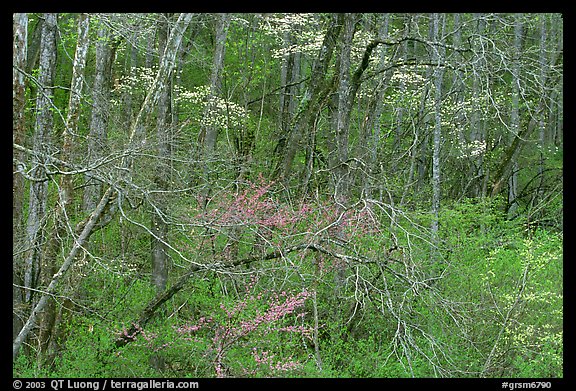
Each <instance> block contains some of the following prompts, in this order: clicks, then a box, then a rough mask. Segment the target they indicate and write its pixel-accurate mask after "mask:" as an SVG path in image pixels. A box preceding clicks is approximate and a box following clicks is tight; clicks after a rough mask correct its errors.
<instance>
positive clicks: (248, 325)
mask: <svg viewBox="0 0 576 391" xmlns="http://www.w3.org/2000/svg"><path fill="white" fill-rule="evenodd" d="M256 283H257V278H252V280H251V282H250V283H249V284H248V285H247V287H246V290H245V292H244V295H243V297H242V298H240V299H238V300H236V301H231V302H230V303H227V304H224V303H222V304H220V306H219V308H218V309H216V310H215V311H214V313H213V314H212V315H210V316H209V317H205V316H203V317H200V318H199V319H197V320H196V321H195V322H191V323H186V324H183V325H181V326H180V327H177V328H176V332H177V333H178V334H179V335H180V336H181V338H182V339H183V340H184V341H187V342H188V343H190V344H191V348H192V349H194V350H196V351H198V350H199V349H200V350H202V351H204V356H206V357H209V359H210V361H211V362H212V365H213V370H214V374H215V375H216V377H228V376H283V375H285V374H286V373H287V372H289V371H292V370H296V369H298V368H300V367H301V366H302V364H303V363H302V362H301V361H300V359H298V358H296V357H294V356H293V354H291V355H288V356H285V355H284V353H283V352H282V349H280V347H285V346H287V345H290V344H292V346H294V347H296V346H297V345H298V344H299V343H302V341H303V340H305V339H309V338H310V337H311V333H312V329H311V328H310V327H308V326H306V325H305V324H304V322H303V316H304V314H305V313H304V312H302V309H303V307H304V303H305V301H306V299H307V298H308V297H309V296H310V293H309V292H308V291H306V290H303V291H301V292H299V293H291V292H286V291H282V292H280V293H277V292H273V291H269V290H268V291H267V290H260V292H259V293H256V289H255V285H256ZM294 336H297V338H294ZM290 350H291V351H297V349H290Z"/></svg>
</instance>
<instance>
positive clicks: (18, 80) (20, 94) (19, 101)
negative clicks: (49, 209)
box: [12, 13, 28, 339]
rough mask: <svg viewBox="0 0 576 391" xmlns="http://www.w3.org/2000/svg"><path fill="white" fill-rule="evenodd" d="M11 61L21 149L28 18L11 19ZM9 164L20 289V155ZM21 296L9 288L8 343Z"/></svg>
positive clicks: (15, 138) (15, 132)
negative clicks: (10, 322)
mask: <svg viewBox="0 0 576 391" xmlns="http://www.w3.org/2000/svg"><path fill="white" fill-rule="evenodd" d="M12 23H13V57H12V67H13V68H12V142H13V143H14V144H18V145H22V144H23V141H24V139H25V136H26V119H25V115H24V109H25V107H26V91H25V89H26V79H25V78H24V73H23V71H24V70H25V69H26V58H27V48H28V14H25V13H18V14H14V15H13V22H12ZM13 158H14V163H13V164H12V249H13V252H12V282H13V283H14V284H17V285H20V286H21V285H22V282H23V281H22V280H23V278H22V273H23V271H24V268H23V265H22V258H21V256H20V255H17V254H20V252H21V250H22V248H23V243H22V234H23V227H22V211H23V210H24V208H23V205H24V177H23V176H22V175H21V174H20V173H19V170H20V169H21V167H18V165H20V164H22V163H24V154H23V153H22V152H20V151H16V150H15V151H13ZM24 295H25V293H24V292H22V291H21V290H20V288H17V287H13V288H12V339H14V338H16V336H17V335H18V332H19V331H20V329H21V328H22V325H23V323H22V320H21V317H22V313H21V311H22V309H23V308H22V307H23V303H24Z"/></svg>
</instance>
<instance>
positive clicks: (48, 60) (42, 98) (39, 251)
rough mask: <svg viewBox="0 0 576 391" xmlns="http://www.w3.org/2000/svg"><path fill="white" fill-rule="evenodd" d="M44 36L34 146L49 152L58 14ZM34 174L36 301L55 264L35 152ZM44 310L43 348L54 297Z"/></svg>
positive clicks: (28, 279) (31, 278) (30, 282)
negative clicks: (47, 247)
mask: <svg viewBox="0 0 576 391" xmlns="http://www.w3.org/2000/svg"><path fill="white" fill-rule="evenodd" d="M42 26H43V27H42V40H41V44H40V74H39V76H38V82H39V87H38V95H37V99H36V110H37V111H36V123H35V127H34V136H33V150H34V151H35V152H41V153H50V152H52V151H51V137H50V136H51V133H52V128H53V124H54V119H53V111H52V106H53V104H54V103H53V99H52V97H53V94H54V92H53V89H52V88H51V87H52V86H53V85H54V75H55V71H56V32H57V28H58V27H57V14H44V23H43V25H42ZM32 164H33V177H34V178H37V180H35V181H32V182H31V184H30V199H29V214H28V224H27V235H28V236H27V237H28V244H29V246H30V252H29V254H30V255H29V256H28V258H27V261H26V272H25V275H24V286H25V287H26V288H30V289H29V290H28V289H27V291H26V302H27V303H28V304H29V305H34V296H33V294H32V292H33V291H32V289H35V288H38V287H39V286H40V284H41V278H42V277H44V276H46V275H49V274H50V272H51V271H52V270H53V269H54V268H55V266H56V265H55V262H54V261H55V260H54V259H49V258H45V257H44V253H43V248H44V241H45V240H46V236H45V232H44V230H45V228H46V223H47V221H46V220H47V213H46V208H47V202H48V178H46V173H45V166H44V161H43V159H42V158H40V157H37V155H36V156H34V157H33V159H32ZM48 304H49V305H48V306H47V308H46V309H45V311H43V312H42V314H41V322H40V335H39V338H40V347H41V351H44V350H45V348H46V347H47V345H46V342H47V340H48V338H49V334H50V332H51V329H52V324H53V320H54V302H53V301H52V300H51V301H50V302H49V303H48Z"/></svg>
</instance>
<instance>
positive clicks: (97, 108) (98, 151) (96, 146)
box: [83, 24, 113, 212]
mask: <svg viewBox="0 0 576 391" xmlns="http://www.w3.org/2000/svg"><path fill="white" fill-rule="evenodd" d="M110 39H111V34H110V29H109V28H108V26H106V25H105V24H102V26H100V29H99V30H98V40H97V43H96V75H95V77H94V85H93V87H92V101H93V103H92V104H93V106H92V118H91V121H90V132H89V134H88V151H87V155H88V164H93V163H95V162H97V161H98V159H100V158H102V157H104V155H105V152H106V144H107V140H106V139H107V137H108V136H107V135H108V116H109V107H110V88H111V82H112V75H111V72H112V55H113V50H112V48H111V44H110ZM86 181H87V184H86V186H85V187H84V203H83V210H84V211H85V212H89V211H92V210H94V208H95V207H96V204H97V203H98V200H99V199H100V196H101V193H102V183H100V182H98V181H97V180H95V179H94V177H92V176H89V175H87V176H86Z"/></svg>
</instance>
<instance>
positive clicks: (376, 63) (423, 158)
mask: <svg viewBox="0 0 576 391" xmlns="http://www.w3.org/2000/svg"><path fill="white" fill-rule="evenodd" d="M13 45H14V46H13V182H12V189H13V360H14V361H13V373H14V376H18V377H28V376H29V377H46V376H58V377H144V376H151V377H161V376H166V377H268V376H282V377H562V376H563V361H562V357H563V342H562V341H563V329H562V324H563V304H562V302H563V296H562V292H563V285H562V283H563V279H562V276H563V264H562V258H563V252H562V251H563V250H562V244H563V227H562V225H563V207H562V202H563V178H562V174H563V159H562V157H563V101H562V94H563V21H562V16H561V15H559V14H480V13H477V14H459V13H455V14H417V13H413V14H400V13H394V14H375V13H374V14H372V13H363V14H351V13H342V14H332V13H325V14H322V13H317V14H257V13H251V14H160V13H158V14H146V13H141V14H68V13H60V14H54V13H45V14H33V13H30V14H13Z"/></svg>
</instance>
